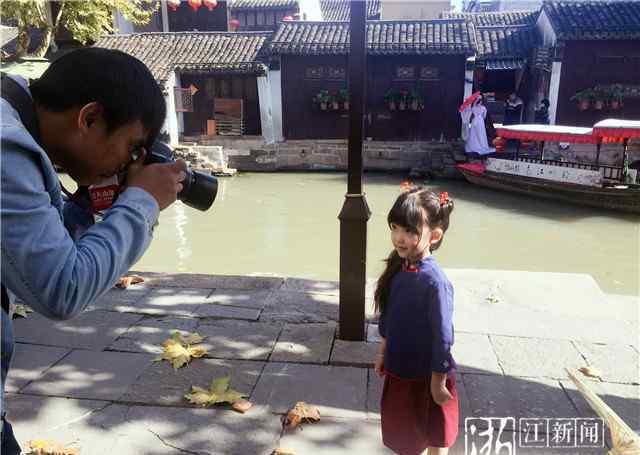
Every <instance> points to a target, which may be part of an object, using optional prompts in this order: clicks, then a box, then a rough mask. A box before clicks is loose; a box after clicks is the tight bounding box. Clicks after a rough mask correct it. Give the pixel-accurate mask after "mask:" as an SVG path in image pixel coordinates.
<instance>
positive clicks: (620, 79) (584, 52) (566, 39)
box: [537, 0, 640, 126]
mask: <svg viewBox="0 0 640 455" xmlns="http://www.w3.org/2000/svg"><path fill="white" fill-rule="evenodd" d="M537 26H538V29H539V30H540V33H541V35H542V38H543V42H544V44H545V45H546V46H551V47H553V48H554V54H553V64H552V72H551V81H550V86H549V89H548V93H549V99H550V101H551V106H550V117H551V121H552V123H556V124H567V125H584V126H591V125H593V124H594V123H596V122H597V121H599V120H602V119H603V118H607V117H617V118H632V119H637V118H640V2H638V1H631V0H627V1H615V2H613V1H608V2H604V1H583V2H568V1H555V0H553V1H547V2H545V4H544V6H543V7H542V11H541V14H540V17H539V19H538V22H537ZM620 101H621V103H620Z"/></svg>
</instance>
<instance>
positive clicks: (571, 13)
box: [542, 0, 640, 40]
mask: <svg viewBox="0 0 640 455" xmlns="http://www.w3.org/2000/svg"><path fill="white" fill-rule="evenodd" d="M542 9H543V11H544V12H546V14H547V16H548V17H549V20H550V21H551V25H552V26H553V29H554V31H555V32H556V36H557V37H558V39H560V40H606V39H640V1H638V0H626V1H580V2H578V1H555V0H553V1H546V2H545V3H544V4H543V6H542Z"/></svg>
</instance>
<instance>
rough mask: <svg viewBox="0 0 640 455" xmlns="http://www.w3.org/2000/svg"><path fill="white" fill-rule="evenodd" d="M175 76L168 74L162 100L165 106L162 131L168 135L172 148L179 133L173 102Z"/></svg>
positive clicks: (174, 101) (174, 103) (174, 102)
mask: <svg viewBox="0 0 640 455" xmlns="http://www.w3.org/2000/svg"><path fill="white" fill-rule="evenodd" d="M175 80H176V78H175V74H170V75H169V79H168V80H167V82H166V83H165V90H166V92H164V100H165V103H166V105H167V116H166V118H165V122H164V125H163V126H162V131H163V132H166V133H168V134H169V143H170V144H171V145H173V146H176V145H178V142H179V133H178V116H177V114H178V113H177V112H176V100H175V92H174V90H173V89H174V87H175Z"/></svg>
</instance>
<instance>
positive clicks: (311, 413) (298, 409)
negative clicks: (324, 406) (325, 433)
mask: <svg viewBox="0 0 640 455" xmlns="http://www.w3.org/2000/svg"><path fill="white" fill-rule="evenodd" d="M319 420H320V411H318V408H316V407H315V406H311V405H308V404H307V403H305V402H304V401H298V402H297V403H296V405H295V406H294V407H293V409H291V410H290V411H289V412H287V419H286V422H285V426H286V428H287V429H292V428H295V427H297V426H298V425H299V424H301V423H303V422H317V421H319Z"/></svg>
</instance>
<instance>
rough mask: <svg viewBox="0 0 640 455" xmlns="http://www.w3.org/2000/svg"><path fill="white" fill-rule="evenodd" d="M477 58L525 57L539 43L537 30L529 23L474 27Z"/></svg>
mask: <svg viewBox="0 0 640 455" xmlns="http://www.w3.org/2000/svg"><path fill="white" fill-rule="evenodd" d="M476 41H477V43H478V54H477V58H478V59H480V60H489V59H496V58H504V57H519V58H526V57H527V56H529V55H530V54H531V51H532V50H533V49H534V48H535V47H536V46H538V44H539V43H540V39H539V35H538V31H537V29H536V28H535V27H533V26H529V25H514V26H510V27H476Z"/></svg>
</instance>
